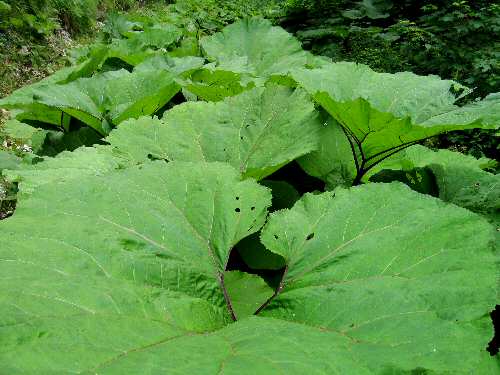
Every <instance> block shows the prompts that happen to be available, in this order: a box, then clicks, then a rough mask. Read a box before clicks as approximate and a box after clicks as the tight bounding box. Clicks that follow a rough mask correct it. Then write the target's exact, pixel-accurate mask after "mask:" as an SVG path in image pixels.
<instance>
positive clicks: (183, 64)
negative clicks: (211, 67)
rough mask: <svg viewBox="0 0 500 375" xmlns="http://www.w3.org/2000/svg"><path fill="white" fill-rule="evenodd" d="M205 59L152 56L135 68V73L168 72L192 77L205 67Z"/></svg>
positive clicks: (163, 55)
mask: <svg viewBox="0 0 500 375" xmlns="http://www.w3.org/2000/svg"><path fill="white" fill-rule="evenodd" d="M204 62H205V59H203V58H201V57H194V56H187V57H171V56H170V55H168V54H161V55H155V56H152V57H150V58H148V59H146V60H144V61H143V62H142V63H140V64H139V65H137V66H136V67H135V68H134V72H150V71H153V70H154V71H158V70H167V71H169V72H170V73H173V74H174V75H176V76H184V75H191V73H193V72H194V71H196V70H198V69H199V68H201V67H202V66H203V63H204Z"/></svg>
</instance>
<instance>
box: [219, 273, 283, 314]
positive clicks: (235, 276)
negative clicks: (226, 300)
mask: <svg viewBox="0 0 500 375" xmlns="http://www.w3.org/2000/svg"><path fill="white" fill-rule="evenodd" d="M224 285H225V286H226V289H227V292H228V294H229V296H230V298H231V306H232V308H233V310H234V312H235V315H236V316H237V317H238V319H242V318H245V317H247V316H251V315H253V314H254V313H255V312H256V311H257V309H258V308H259V307H260V306H261V305H262V304H263V303H264V302H266V300H267V299H268V298H270V297H271V296H272V295H273V293H274V290H273V288H271V287H270V286H269V285H267V283H266V282H265V281H264V279H262V278H261V277H260V276H258V275H252V274H249V273H245V272H240V271H226V272H225V273H224Z"/></svg>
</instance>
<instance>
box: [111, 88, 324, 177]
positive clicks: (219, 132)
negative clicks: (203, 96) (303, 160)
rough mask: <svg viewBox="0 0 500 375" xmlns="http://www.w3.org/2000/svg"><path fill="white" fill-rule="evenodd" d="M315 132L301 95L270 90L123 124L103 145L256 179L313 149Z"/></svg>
mask: <svg viewBox="0 0 500 375" xmlns="http://www.w3.org/2000/svg"><path fill="white" fill-rule="evenodd" d="M319 127H320V125H319V123H318V121H317V114H316V111H315V110H314V105H313V104H312V103H311V102H310V101H309V99H308V98H307V94H306V93H305V92H304V91H302V90H295V91H294V90H292V89H289V88H286V87H280V86H275V85H271V86H269V87H267V88H255V89H252V90H250V91H246V92H244V93H242V94H240V95H238V96H235V97H232V98H226V99H225V100H224V101H222V102H219V103H205V102H190V103H183V104H181V105H178V106H176V107H174V108H173V109H171V110H170V111H168V112H166V114H165V116H164V117H163V119H162V120H161V121H160V120H154V119H153V120H151V119H141V120H139V121H130V122H128V123H124V124H122V125H120V127H119V128H118V129H117V130H116V131H114V132H113V133H111V134H110V136H109V137H108V141H109V142H110V143H111V144H113V145H114V146H115V147H116V148H117V149H118V150H119V151H121V152H123V153H124V154H128V155H130V156H129V157H131V158H134V159H135V160H138V161H143V160H146V158H147V155H148V154H151V155H152V156H154V157H155V158H158V159H167V160H180V161H220V162H227V163H229V164H231V165H232V166H233V167H235V168H237V169H238V170H239V171H240V172H241V173H243V174H244V175H245V176H247V177H255V178H256V179H261V178H263V177H265V176H267V175H270V174H271V173H273V172H274V171H275V170H277V169H279V168H280V167H281V166H283V165H285V164H287V163H288V162H290V161H292V160H294V159H295V158H297V157H299V156H302V155H304V154H306V153H308V152H310V151H312V150H315V149H316V147H317V144H318V131H319ZM137 137H140V139H141V142H136V140H137Z"/></svg>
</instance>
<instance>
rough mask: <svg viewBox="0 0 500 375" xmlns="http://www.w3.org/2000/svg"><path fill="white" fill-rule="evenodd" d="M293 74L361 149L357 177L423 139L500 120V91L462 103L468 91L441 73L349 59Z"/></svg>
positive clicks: (495, 123) (358, 155) (487, 126)
mask: <svg viewBox="0 0 500 375" xmlns="http://www.w3.org/2000/svg"><path fill="white" fill-rule="evenodd" d="M292 77H293V78H294V79H295V80H296V81H297V82H298V83H299V84H300V85H301V86H303V87H304V88H306V89H307V90H308V91H309V92H310V93H311V94H312V95H313V97H314V99H315V100H316V101H317V102H318V103H320V104H321V105H322V106H323V107H324V108H325V109H326V110H327V111H328V112H329V113H330V114H331V115H332V116H333V117H334V118H335V119H336V120H337V121H338V122H339V123H340V125H341V126H342V127H343V129H344V131H345V132H346V135H347V136H348V137H349V139H350V141H351V143H352V144H353V149H354V151H355V153H356V155H355V159H356V166H357V170H358V179H359V178H360V177H361V176H362V175H363V174H364V173H365V172H366V170H368V169H370V168H371V167H372V166H373V165H375V164H376V163H377V162H379V161H380V160H382V159H383V158H384V157H387V156H388V155H390V154H391V153H393V152H396V151H398V150H400V149H402V148H404V147H405V146H408V145H411V144H412V143H415V142H417V141H419V140H422V139H424V138H428V137H431V136H434V135H436V134H440V133H443V132H447V131H451V130H461V129H471V128H495V127H498V126H499V124H500V116H499V113H500V97H499V95H498V94H491V95H490V96H488V97H487V98H485V99H484V100H482V101H480V102H475V103H472V104H470V105H466V106H464V107H459V106H457V105H455V104H454V103H455V102H456V100H457V98H458V97H460V95H459V94H460V93H463V91H464V90H465V91H467V90H466V89H465V88H464V87H463V86H460V85H458V84H457V83H455V82H453V81H446V80H441V79H440V78H439V77H436V76H417V75H415V74H413V73H409V72H403V73H396V74H388V73H376V72H374V71H372V70H371V69H370V68H369V67H367V66H365V65H358V64H354V63H345V62H344V63H335V64H328V65H325V66H323V67H322V68H321V69H312V70H307V69H296V70H294V71H293V73H292Z"/></svg>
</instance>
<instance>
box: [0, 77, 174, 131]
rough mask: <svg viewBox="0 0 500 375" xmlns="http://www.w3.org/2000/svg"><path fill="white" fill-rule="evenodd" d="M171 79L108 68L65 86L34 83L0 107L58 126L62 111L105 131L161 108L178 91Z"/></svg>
mask: <svg viewBox="0 0 500 375" xmlns="http://www.w3.org/2000/svg"><path fill="white" fill-rule="evenodd" d="M174 78H175V76H174V75H173V74H172V73H169V72H168V71H159V72H158V71H153V70H151V71H139V72H134V73H129V72H127V71H126V70H118V71H111V72H106V73H102V74H98V75H95V76H93V77H92V78H81V79H78V80H76V81H73V82H71V83H68V84H65V85H59V84H46V85H35V86H34V87H33V89H32V90H28V89H26V90H24V91H23V93H22V95H21V93H19V94H16V95H13V96H12V97H7V98H5V99H3V100H2V101H0V106H5V108H12V109H21V110H23V111H25V112H28V115H27V114H24V113H21V114H20V115H19V116H17V118H18V119H30V120H38V121H42V122H48V123H51V124H55V125H59V126H61V127H64V124H63V120H64V117H63V114H67V115H69V116H72V117H75V118H77V119H78V120H80V121H82V122H84V123H85V124H87V125H89V126H90V127H92V128H94V129H95V130H96V131H98V132H99V133H101V134H107V133H109V131H110V126H111V125H113V124H114V125H117V124H119V123H120V122H122V121H124V120H126V119H129V118H137V117H139V116H142V115H150V114H153V113H154V112H156V111H157V110H159V109H160V108H161V107H163V106H164V105H165V104H166V103H167V102H168V101H169V100H170V99H171V98H172V97H173V96H174V95H175V94H176V93H177V92H178V91H179V90H180V86H179V85H178V84H177V83H176V82H175V80H174ZM47 112H48V113H47ZM48 114H51V116H50V117H48Z"/></svg>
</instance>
